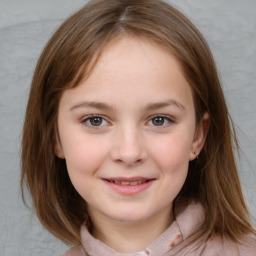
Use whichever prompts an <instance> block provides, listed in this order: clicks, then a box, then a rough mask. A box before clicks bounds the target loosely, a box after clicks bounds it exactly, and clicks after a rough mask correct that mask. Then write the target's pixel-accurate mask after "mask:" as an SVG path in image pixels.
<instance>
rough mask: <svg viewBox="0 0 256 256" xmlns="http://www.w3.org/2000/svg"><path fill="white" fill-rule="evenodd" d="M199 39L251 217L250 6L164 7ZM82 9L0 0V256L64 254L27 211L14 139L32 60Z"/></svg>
mask: <svg viewBox="0 0 256 256" xmlns="http://www.w3.org/2000/svg"><path fill="white" fill-rule="evenodd" d="M168 2H169V3H173V4H174V5H175V6H176V7H178V8H179V9H180V10H182V11H183V12H184V13H185V14H186V15H187V16H188V17H189V18H190V19H191V20H192V21H193V22H194V23H195V25H196V26H197V27H198V28H199V29H200V30H201V31H202V33H203V34H204V35H205V37H206V38H207V40H208V42H209V44H210V47H211V49H212V51H213V54H214V56H215V59H216V62H217V65H218V69H219V72H220V76H221V80H222V84H223V89H224V92H225V95H226V97H227V101H228V106H229V109H230V112H231V114H232V116H233V119H234V121H235V123H236V128H237V132H238V135H239V139H240V144H241V148H242V153H241V156H240V161H239V168H240V176H241V180H242V186H243V188H244V193H245V196H246V200H247V202H248V205H249V207H250V211H251V213H252V215H253V216H254V217H255V216H256V203H255V199H254V194H256V186H255V183H256V171H255V170H256V157H255V156H256V133H255V128H256V72H255V69H256V1H255V0H243V1H241V0H215V1H212V0H183V1H174V0H170V1H168ZM85 3H86V1H82V0H73V1H70V0H62V1H60V0H0V163H1V169H0V255H1V256H7V255H8V256H10V255H11V256H16V255H26V256H29V255H31V256H32V255H33V256H35V255H39V256H51V255H60V253H61V252H63V251H65V250H66V249H67V247H66V246H65V245H64V244H62V243H61V242H59V241H58V240H57V239H55V238H54V237H53V236H51V235H50V234H49V233H48V232H47V231H46V230H45V229H44V228H43V227H42V226H41V225H40V224H39V223H38V220H37V218H36V216H35V214H34V213H33V211H32V210H31V209H27V208H26V207H25V206H24V205H23V203H22V201H21V196H20V194H21V193H20V190H19V178H20V160H19V156H20V139H21V129H22V122H23V118H24V111H25V106H26V99H27V95H28V91H29V85H30V81H31V77H32V74H33V69H34V66H35V64H36V61H37V59H38V56H39V54H40V52H41V50H42V47H43V46H44V45H45V43H46V42H47V40H48V39H49V37H50V35H51V34H52V33H53V31H54V30H55V29H56V28H57V26H58V25H59V24H60V23H61V22H62V21H63V20H64V19H65V18H66V17H67V16H68V15H70V14H71V13H72V12H74V11H75V10H77V9H78V8H80V7H81V6H82V5H83V4H85Z"/></svg>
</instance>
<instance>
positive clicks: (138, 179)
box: [103, 176, 155, 182]
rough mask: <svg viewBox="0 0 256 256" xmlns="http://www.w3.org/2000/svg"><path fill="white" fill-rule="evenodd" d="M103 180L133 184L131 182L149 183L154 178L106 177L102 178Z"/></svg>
mask: <svg viewBox="0 0 256 256" xmlns="http://www.w3.org/2000/svg"><path fill="white" fill-rule="evenodd" d="M103 180H107V181H119V182H121V181H126V182H133V181H150V180H155V178H150V177H142V176H134V177H108V178H103Z"/></svg>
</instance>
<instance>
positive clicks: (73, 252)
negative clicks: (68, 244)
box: [61, 245, 88, 256]
mask: <svg viewBox="0 0 256 256" xmlns="http://www.w3.org/2000/svg"><path fill="white" fill-rule="evenodd" d="M87 255H88V254H87V253H86V252H85V250H84V248H83V247H82V246H81V245H80V246H75V247H72V248H70V249H69V250H68V251H66V252H65V253H64V254H62V255H61V256H87Z"/></svg>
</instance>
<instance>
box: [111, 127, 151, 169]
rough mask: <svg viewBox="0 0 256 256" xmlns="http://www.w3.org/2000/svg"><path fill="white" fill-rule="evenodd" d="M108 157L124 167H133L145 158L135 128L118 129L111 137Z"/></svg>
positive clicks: (140, 140)
mask: <svg viewBox="0 0 256 256" xmlns="http://www.w3.org/2000/svg"><path fill="white" fill-rule="evenodd" d="M111 144H112V147H111V152H110V156H111V159H112V161H114V162H116V163H120V164H123V165H125V166H135V165H138V164H140V163H142V162H144V161H145V159H146V157H147V153H146V149H145V144H144V141H143V138H142V136H141V135H140V132H139V131H138V130H137V129H136V128H131V127H130V128H126V129H120V130H119V131H117V132H116V134H115V136H114V137H113V141H112V143H111Z"/></svg>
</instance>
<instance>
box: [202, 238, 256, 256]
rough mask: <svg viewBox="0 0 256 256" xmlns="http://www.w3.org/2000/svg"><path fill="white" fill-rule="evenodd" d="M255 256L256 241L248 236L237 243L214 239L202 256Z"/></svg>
mask: <svg viewBox="0 0 256 256" xmlns="http://www.w3.org/2000/svg"><path fill="white" fill-rule="evenodd" d="M219 255H225V256H255V255H256V240H255V238H253V237H252V236H249V235H246V236H243V237H241V238H240V240H239V242H238V243H236V242H234V241H231V240H227V239H221V238H219V237H213V238H211V239H209V240H208V241H207V243H206V246H205V249H204V251H203V254H202V256H219Z"/></svg>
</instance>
